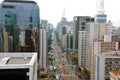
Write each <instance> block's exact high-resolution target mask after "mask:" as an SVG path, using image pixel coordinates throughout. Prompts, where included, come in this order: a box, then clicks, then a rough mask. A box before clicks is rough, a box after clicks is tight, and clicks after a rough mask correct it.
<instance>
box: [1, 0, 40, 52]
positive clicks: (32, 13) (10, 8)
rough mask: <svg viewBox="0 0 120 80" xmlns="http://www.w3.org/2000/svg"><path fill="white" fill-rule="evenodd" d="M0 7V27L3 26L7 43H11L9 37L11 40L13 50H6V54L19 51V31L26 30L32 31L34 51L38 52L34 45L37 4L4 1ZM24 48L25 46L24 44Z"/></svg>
mask: <svg viewBox="0 0 120 80" xmlns="http://www.w3.org/2000/svg"><path fill="white" fill-rule="evenodd" d="M0 6H1V7H0V11H1V13H0V17H1V18H0V25H3V26H4V27H5V29H6V32H7V34H8V42H10V41H11V38H9V36H11V37H12V38H13V42H12V45H13V50H8V52H10V51H12V52H16V51H20V50H19V49H20V48H21V47H23V45H22V44H20V42H21V40H19V39H20V38H19V36H20V35H21V31H25V30H27V29H28V30H29V29H31V30H32V40H33V42H34V46H35V48H36V49H35V51H38V45H37V44H36V43H37V38H38V36H37V35H38V30H39V29H38V28H39V7H38V5H37V3H36V2H35V1H28V0H4V1H3V2H2V3H1V4H0ZM36 36H37V37H36ZM25 37H26V36H25ZM29 39H30V38H29ZM23 44H24V43H23ZM24 46H27V45H26V43H25V45H24Z"/></svg>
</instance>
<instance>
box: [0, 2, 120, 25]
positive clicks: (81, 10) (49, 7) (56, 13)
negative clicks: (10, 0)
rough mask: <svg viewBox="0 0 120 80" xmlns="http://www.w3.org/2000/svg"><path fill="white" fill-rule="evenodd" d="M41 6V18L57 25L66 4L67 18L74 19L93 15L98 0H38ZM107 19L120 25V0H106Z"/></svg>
mask: <svg viewBox="0 0 120 80" xmlns="http://www.w3.org/2000/svg"><path fill="white" fill-rule="evenodd" d="M1 1H2V0H0V2H1ZM36 1H37V2H38V5H39V7H40V17H41V19H47V20H48V21H49V22H50V23H53V24H54V25H56V24H57V23H58V22H59V21H60V20H61V17H62V15H63V9H64V6H65V12H66V18H67V20H68V21H71V20H73V16H92V17H94V16H95V14H96V6H97V0H36ZM104 1H105V6H104V7H105V14H107V20H110V21H111V22H113V25H115V26H116V27H118V26H120V0H104Z"/></svg>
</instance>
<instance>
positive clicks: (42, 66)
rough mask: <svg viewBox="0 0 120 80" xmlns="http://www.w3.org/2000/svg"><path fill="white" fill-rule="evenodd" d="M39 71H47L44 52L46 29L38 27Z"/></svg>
mask: <svg viewBox="0 0 120 80" xmlns="http://www.w3.org/2000/svg"><path fill="white" fill-rule="evenodd" d="M39 45H40V56H39V57H40V59H39V63H40V73H46V72H47V66H46V53H47V41H46V30H45V29H40V44H39Z"/></svg>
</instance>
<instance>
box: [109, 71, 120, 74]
mask: <svg viewBox="0 0 120 80" xmlns="http://www.w3.org/2000/svg"><path fill="white" fill-rule="evenodd" d="M111 73H113V74H114V75H120V71H112V72H111Z"/></svg>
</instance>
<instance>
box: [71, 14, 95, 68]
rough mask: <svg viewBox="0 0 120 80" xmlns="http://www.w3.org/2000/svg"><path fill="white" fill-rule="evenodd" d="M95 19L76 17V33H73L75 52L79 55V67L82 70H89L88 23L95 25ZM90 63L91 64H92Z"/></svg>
mask: <svg viewBox="0 0 120 80" xmlns="http://www.w3.org/2000/svg"><path fill="white" fill-rule="evenodd" d="M93 22H94V18H92V17H90V16H75V17H74V31H73V50H74V53H75V54H76V53H77V55H78V65H79V67H80V68H82V69H83V68H87V67H86V64H87V56H88V54H90V52H89V53H87V52H88V50H87V49H89V48H90V47H89V48H87V45H88V42H87V40H88V37H87V36H88V32H87V28H88V27H89V25H87V24H88V23H93ZM89 61H90V60H89ZM89 61H88V63H89V64H90V62H89Z"/></svg>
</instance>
